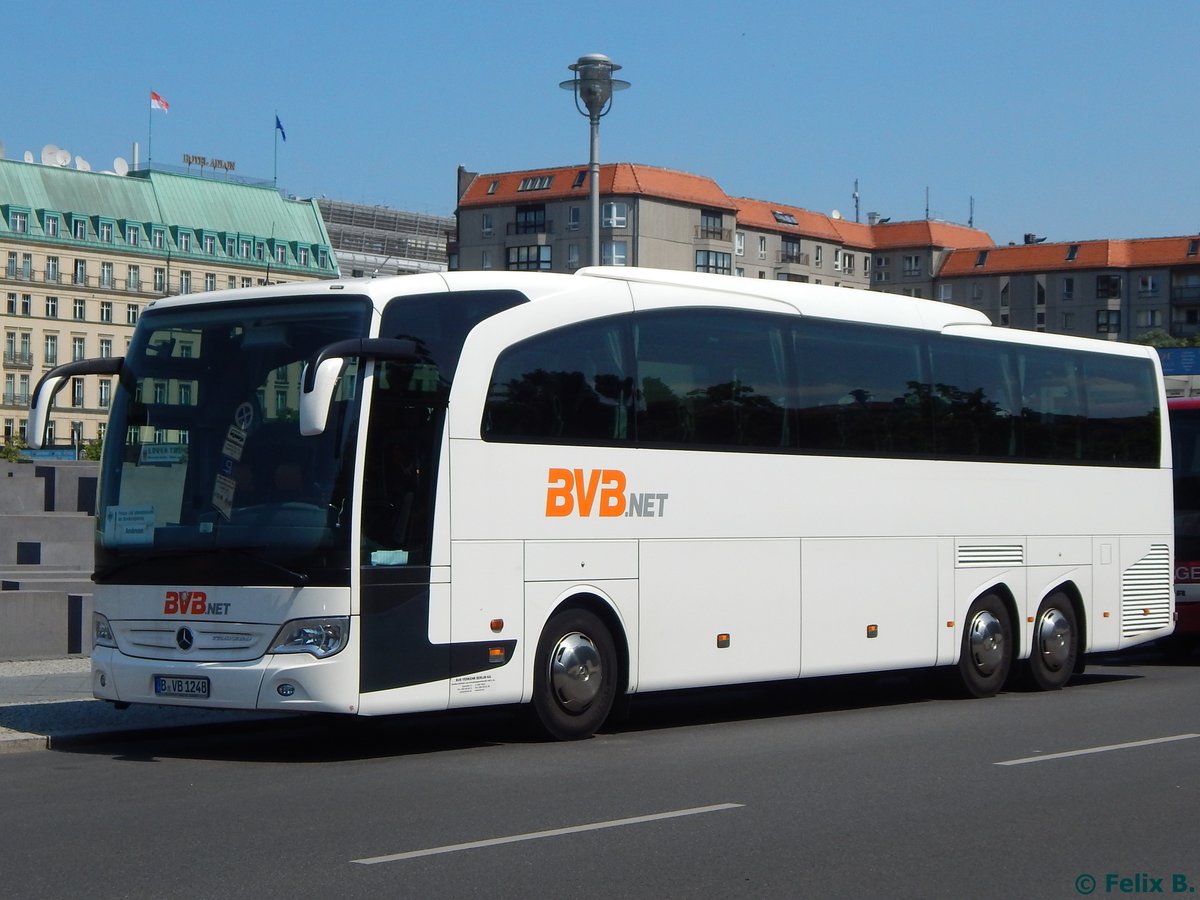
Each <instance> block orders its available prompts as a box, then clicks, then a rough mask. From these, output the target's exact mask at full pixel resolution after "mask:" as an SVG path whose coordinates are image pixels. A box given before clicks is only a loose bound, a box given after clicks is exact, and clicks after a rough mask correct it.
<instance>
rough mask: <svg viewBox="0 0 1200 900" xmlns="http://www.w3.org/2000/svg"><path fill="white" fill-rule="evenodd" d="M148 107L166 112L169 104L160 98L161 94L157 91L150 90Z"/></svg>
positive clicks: (169, 106)
mask: <svg viewBox="0 0 1200 900" xmlns="http://www.w3.org/2000/svg"><path fill="white" fill-rule="evenodd" d="M150 108H151V109H161V110H162V111H163V112H166V111H167V110H169V109H170V108H171V104H170V103H168V102H167V101H166V100H164V99H163V98H162V94H160V93H159V92H158V91H151V92H150Z"/></svg>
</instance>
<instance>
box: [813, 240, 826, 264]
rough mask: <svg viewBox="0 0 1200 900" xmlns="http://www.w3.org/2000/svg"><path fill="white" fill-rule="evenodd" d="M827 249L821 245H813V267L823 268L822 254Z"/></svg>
mask: <svg viewBox="0 0 1200 900" xmlns="http://www.w3.org/2000/svg"><path fill="white" fill-rule="evenodd" d="M824 249H825V248H824V247H823V246H822V245H821V244H813V265H814V266H816V267H817V268H818V269H819V268H821V253H822V251H823V250H824Z"/></svg>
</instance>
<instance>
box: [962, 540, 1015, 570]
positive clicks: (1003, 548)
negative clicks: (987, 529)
mask: <svg viewBox="0 0 1200 900" xmlns="http://www.w3.org/2000/svg"><path fill="white" fill-rule="evenodd" d="M1024 563H1025V548H1024V547H1023V546H1022V545H1021V544H959V545H958V548H957V554H956V556H955V560H954V564H955V565H956V566H957V567H958V568H960V569H963V568H991V567H996V566H1020V565H1024Z"/></svg>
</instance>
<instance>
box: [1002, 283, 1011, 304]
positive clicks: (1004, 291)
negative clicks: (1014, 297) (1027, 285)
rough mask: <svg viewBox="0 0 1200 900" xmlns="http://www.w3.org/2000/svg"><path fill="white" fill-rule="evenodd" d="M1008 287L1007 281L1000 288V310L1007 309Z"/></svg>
mask: <svg viewBox="0 0 1200 900" xmlns="http://www.w3.org/2000/svg"><path fill="white" fill-rule="evenodd" d="M1009 287H1010V285H1009V282H1008V280H1007V279H1006V280H1005V281H1004V283H1003V284H1002V285H1001V286H1000V308H1001V309H1008V297H1009Z"/></svg>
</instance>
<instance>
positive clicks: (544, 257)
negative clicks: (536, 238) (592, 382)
mask: <svg viewBox="0 0 1200 900" xmlns="http://www.w3.org/2000/svg"><path fill="white" fill-rule="evenodd" d="M508 268H509V269H511V270H515V271H528V270H542V271H548V270H549V269H550V245H549V244H533V245H532V246H529V247H509V248H508Z"/></svg>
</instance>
